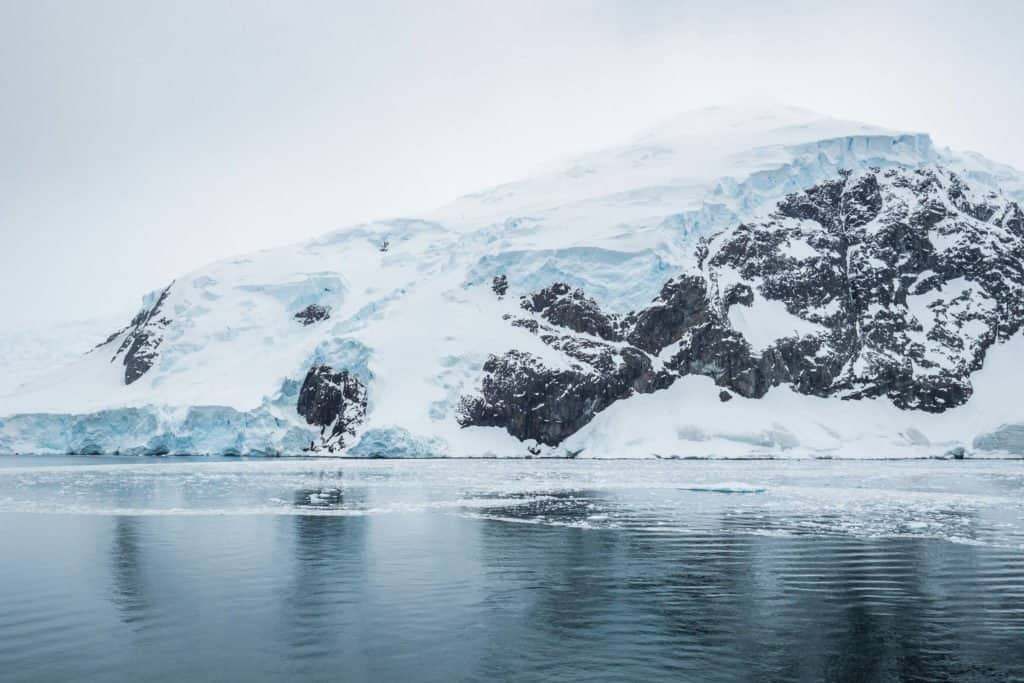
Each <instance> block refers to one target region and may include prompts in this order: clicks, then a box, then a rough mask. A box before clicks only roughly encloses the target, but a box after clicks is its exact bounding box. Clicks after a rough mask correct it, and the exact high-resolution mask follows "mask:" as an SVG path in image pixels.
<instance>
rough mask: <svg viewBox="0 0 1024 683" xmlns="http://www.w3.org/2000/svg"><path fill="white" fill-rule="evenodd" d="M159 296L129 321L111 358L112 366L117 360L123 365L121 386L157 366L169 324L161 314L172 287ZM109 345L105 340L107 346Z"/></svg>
mask: <svg viewBox="0 0 1024 683" xmlns="http://www.w3.org/2000/svg"><path fill="white" fill-rule="evenodd" d="M173 284H174V283H171V285H168V287H167V289H165V290H163V291H162V292H161V293H160V296H159V297H157V300H156V302H155V303H154V304H153V305H152V306H151V307H149V308H148V309H144V310H142V311H140V312H139V314H138V315H136V316H135V318H133V319H132V322H131V324H129V326H128V333H127V334H126V335H125V337H124V340H123V341H122V342H121V345H120V346H119V347H118V349H117V352H116V353H115V354H114V357H113V358H111V359H110V362H111V363H113V362H114V361H116V360H117V359H118V358H120V359H121V362H122V363H123V364H124V383H125V384H131V383H132V382H135V381H136V380H137V379H139V378H140V377H142V376H143V375H144V374H146V372H148V371H149V369H150V368H151V367H153V364H154V363H155V362H156V359H157V355H158V349H159V347H160V343H161V342H162V341H163V339H164V333H165V331H166V329H167V327H168V326H169V325H170V324H171V319H170V318H169V317H168V316H166V315H164V314H163V312H162V310H163V307H164V304H165V303H166V301H167V297H168V296H169V295H170V292H171V286H173ZM110 341H112V340H111V339H108V340H107V342H104V343H105V344H106V343H109V342H110Z"/></svg>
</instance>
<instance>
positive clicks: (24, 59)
mask: <svg viewBox="0 0 1024 683" xmlns="http://www.w3.org/2000/svg"><path fill="white" fill-rule="evenodd" d="M1021 13H1022V8H1021V5H1020V4H1019V3H1016V2H990V3H985V4H984V5H981V6H979V5H978V4H977V3H968V2H955V3H941V4H938V5H937V4H936V3H931V2H908V3H899V4H898V5H897V6H893V5H892V4H891V3H882V2H866V3H856V4H855V5H854V4H851V3H846V4H843V5H835V4H828V5H827V6H826V4H825V3H807V2H776V3H771V4H770V5H765V4H764V3H756V2H740V1H733V2H714V3H705V2H688V3H675V2H658V1H641V2H636V1H633V0H630V1H628V2H627V1H624V0H623V1H615V0H609V1H603V2H602V1H598V2H561V3H537V4H530V3H521V2H514V3H512V2H510V3H497V2H489V3H475V2H447V3H441V4H436V3H434V4H430V5H429V6H428V5H424V4H423V3H387V2H385V3H370V4H367V3H344V2H343V3H338V2H312V3H303V4H302V5H301V6H299V7H296V6H295V5H294V4H293V3H284V2H269V3H249V4H245V5H239V4H237V3H230V2H217V1H214V2H180V3H173V5H167V4H151V3H136V2H126V1H119V0H108V1H106V2H98V3H61V2H38V3H23V2H22V3H19V2H9V3H2V4H0V90H2V95H3V101H4V107H3V108H2V109H0V149H3V150H4V154H3V158H2V159H0V207H2V210H0V238H2V240H3V248H2V249H0V320H2V321H3V328H2V329H3V331H7V332H10V331H11V330H14V329H20V328H25V327H36V326H38V325H40V324H52V323H56V322H58V321H67V320H80V319H83V318H93V317H96V316H107V315H112V314H122V313H123V312H124V311H126V310H130V309H134V308H135V307H136V306H137V302H138V297H139V293H140V292H144V291H149V290H152V289H155V288H157V287H160V286H161V285H162V284H163V283H166V282H167V281H169V280H170V279H172V278H173V277H175V276H177V275H178V274H180V273H182V272H186V271H188V270H191V269H193V268H196V267H198V266H200V265H202V264H203V263H207V262H209V261H211V260H214V259H217V258H223V257H227V256H229V255H231V254H235V253H239V252H244V251H249V250H253V249H259V248H263V247H268V246H273V245H279V244H285V243H289V242H293V241H295V240H298V239H302V238H306V237H310V236H313V235H316V234H319V233H321V232H324V231H326V230H329V229H332V228H336V227H339V226H342V225H347V224H350V223H353V222H358V221H360V220H367V219H373V218H382V217H387V216H396V215H422V214H423V213H424V212H425V211H427V210H429V209H431V208H432V207H435V206H439V205H442V204H444V203H445V202H447V201H449V200H450V199H451V198H453V197H456V196H459V195H462V194H464V193H465V192H467V191H473V190H475V189H478V188H481V187H488V186H493V185H496V184H499V183H501V182H504V181H509V180H513V179H515V178H520V177H526V176H532V175H534V173H533V172H532V169H535V168H536V167H537V166H538V165H540V164H542V163H544V162H545V160H547V159H551V158H561V157H565V156H568V155H572V154H573V153H577V152H579V151H581V150H584V149H588V148H590V149H600V148H604V147H606V146H608V145H610V144H614V143H622V142H625V141H628V140H630V139H631V137H632V136H633V135H634V133H635V132H636V131H638V130H643V129H644V128H646V127H648V126H650V125H651V124H653V123H654V122H657V121H659V120H663V119H666V118H669V117H671V116H672V115H673V114H674V113H676V112H679V111H686V110H691V109H694V108H700V107H703V106H707V105H710V104H715V103H721V102H730V101H734V100H736V99H742V98H746V97H748V96H753V97H755V98H775V99H777V100H781V101H786V102H793V103H796V104H798V105H801V106H806V107H809V108H811V109H816V110H819V111H824V112H828V113H830V114H833V115H836V116H840V117H844V118H849V119H853V120H864V121H870V122H874V123H878V124H881V125H885V126H890V127H893V128H899V129H908V128H909V129H913V130H925V131H928V132H929V133H931V134H932V135H933V136H934V139H935V141H936V142H937V143H938V144H939V145H946V144H949V145H952V146H954V147H956V148H958V149H977V150H979V151H981V152H983V153H984V154H985V155H986V156H987V157H988V158H991V159H995V160H999V161H1003V162H1007V163H1010V164H1016V165H1018V166H1021V165H1024V142H1022V137H1021V136H1020V135H1019V134H1018V128H1019V124H1018V122H1019V121H1020V120H1021V119H1022V118H1024V91H1022V89H1020V88H1018V87H1015V83H1016V79H1017V75H1018V74H1019V73H1020V71H1021V68H1022V67H1024V64H1022V58H1024V57H1022V54H1024V49H1022V46H1021V42H1020V41H1019V40H1018V39H1017V37H1016V36H1015V34H1014V33H1013V32H1012V31H1008V30H1006V27H1009V26H1017V25H1020V24H1021V20H1022V16H1021Z"/></svg>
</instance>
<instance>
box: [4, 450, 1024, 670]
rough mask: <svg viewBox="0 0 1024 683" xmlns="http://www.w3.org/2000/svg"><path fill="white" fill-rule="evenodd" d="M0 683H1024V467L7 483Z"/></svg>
mask: <svg viewBox="0 0 1024 683" xmlns="http://www.w3.org/2000/svg"><path fill="white" fill-rule="evenodd" d="M0 527H2V530H3V532H2V534H0V558H3V562H2V563H0V604H2V605H3V609H0V680H4V681H7V680H11V681H49V680H53V681H57V680H62V681H63V680H89V681H123V680H136V681H181V680H224V681H235V680H249V681H262V680H268V681H269V680H324V681H327V680H346V681H362V680H366V681H389V680H403V681H476V680H517V681H547V680H586V681H594V680H597V681H602V680H607V681H621V680H683V681H687V680H692V681H764V680H773V681H774V680H799V681H805V680H806V681H819V680H829V681H886V680H893V681H896V680H907V681H936V680H956V681H974V680H976V681H991V680H1007V681H1009V680H1024V648H1022V647H1021V643H1022V639H1024V463H1022V462H1019V461H991V462H970V461H964V462H932V461H929V462H878V461H872V462H847V461H843V462H839V461H832V462H773V461H747V462H688V461H672V462H666V461H642V462H632V461H606V462H591V461H569V462H565V461H538V460H534V461H416V462H412V461H350V460H239V459H234V460H231V459H225V460H206V459H202V460H200V459H158V458H153V459H149V458H146V459H129V458H48V457H13V456H5V457H2V458H0Z"/></svg>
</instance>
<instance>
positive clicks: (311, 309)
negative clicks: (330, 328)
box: [293, 304, 331, 326]
mask: <svg viewBox="0 0 1024 683" xmlns="http://www.w3.org/2000/svg"><path fill="white" fill-rule="evenodd" d="M293 317H294V318H295V319H296V320H298V321H299V322H300V323H302V324H303V326H307V325H312V324H313V323H318V322H320V321H321V320H327V319H328V318H330V317H331V307H330V306H321V305H320V304H310V305H308V306H306V307H305V308H303V309H302V310H301V311H299V312H298V313H296V314H295V315H294V316H293Z"/></svg>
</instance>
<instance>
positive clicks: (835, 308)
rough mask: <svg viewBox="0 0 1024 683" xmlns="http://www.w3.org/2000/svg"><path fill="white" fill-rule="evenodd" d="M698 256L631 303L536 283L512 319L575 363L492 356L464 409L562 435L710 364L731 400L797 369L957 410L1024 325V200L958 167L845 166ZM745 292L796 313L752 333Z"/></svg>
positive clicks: (469, 415) (809, 382)
mask: <svg viewBox="0 0 1024 683" xmlns="http://www.w3.org/2000/svg"><path fill="white" fill-rule="evenodd" d="M696 255H697V260H698V263H699V266H700V269H701V270H700V272H699V273H690V274H686V275H682V276H679V277H676V278H674V279H672V280H669V281H668V282H667V283H666V284H665V286H664V287H663V288H662V290H661V293H660V294H659V295H658V297H657V298H656V299H655V300H654V301H653V302H652V303H651V304H650V305H649V306H647V307H645V308H644V309H642V310H640V311H638V312H635V313H630V314H629V315H627V316H624V317H622V318H619V317H617V316H614V315H609V314H606V313H604V312H602V311H601V309H600V307H599V306H598V305H597V303H596V302H595V301H594V300H593V299H591V298H589V297H587V296H586V295H585V294H584V292H582V291H581V290H578V289H577V290H572V289H571V288H570V287H569V286H568V285H566V284H562V283H556V284H553V285H551V286H550V287H547V288H545V289H543V290H541V291H539V292H537V293H535V294H533V295H531V296H527V297H523V301H522V307H523V308H524V309H525V310H526V311H529V312H531V313H533V314H535V315H536V316H538V317H539V318H540V319H541V320H542V321H543V324H542V323H540V322H538V321H537V320H536V319H517V320H514V321H513V323H512V324H513V325H519V326H523V327H526V328H527V329H530V330H531V331H533V332H534V333H537V334H539V335H540V338H541V341H543V342H544V343H545V344H547V345H548V346H550V347H551V348H553V349H555V350H557V351H559V352H561V353H562V354H564V357H565V358H566V360H567V362H568V363H569V369H564V368H563V369H553V368H549V367H547V366H546V365H545V364H544V363H543V362H542V361H541V360H540V359H539V358H537V357H535V356H531V355H530V354H525V353H523V352H520V351H510V352H508V353H506V354H505V355H503V356H492V357H491V358H490V359H489V360H488V361H487V363H485V365H484V368H483V369H484V378H483V384H482V391H481V393H480V394H479V395H477V396H473V397H466V398H464V399H463V404H462V406H463V410H462V413H461V417H460V421H461V423H462V424H463V425H488V426H500V427H504V428H506V429H507V430H508V431H509V432H510V433H511V434H513V435H515V436H517V437H519V438H521V439H536V440H537V441H539V442H541V443H544V444H549V445H555V444H558V443H560V442H561V441H562V440H563V439H565V438H566V437H567V436H569V435H571V434H572V433H574V432H575V431H576V430H578V429H579V428H580V427H582V426H583V425H585V424H586V423H587V422H589V421H590V420H591V419H592V418H593V416H594V415H595V414H597V413H598V412H600V411H601V410H603V409H604V408H606V407H607V406H608V405H610V404H611V403H612V402H614V401H617V400H621V399H623V398H627V397H628V396H630V395H631V394H633V393H635V392H648V391H655V390H657V389H661V388H665V387H667V386H669V385H670V384H671V383H672V382H673V381H674V380H675V379H676V378H678V377H681V376H685V375H689V374H700V375H706V376H709V377H711V378H712V379H713V380H714V381H715V383H716V384H718V385H719V386H721V387H723V391H722V392H721V393H720V394H719V398H720V399H721V400H722V401H726V400H729V399H730V398H731V396H732V394H733V393H735V394H739V395H741V396H744V397H748V398H759V397H761V396H763V395H764V394H765V393H767V392H768V391H769V390H771V389H772V388H773V387H776V386H779V385H782V384H786V385H789V386H790V387H792V389H793V390H795V391H797V392H800V393H803V394H811V395H815V396H822V397H825V396H835V397H838V398H843V399H861V398H876V397H886V398H888V399H889V400H891V401H892V402H893V403H894V404H895V405H896V406H898V407H900V408H904V409H915V410H924V411H930V412H942V411H944V410H946V409H948V408H951V407H954V406H957V405H960V404H962V403H964V402H965V401H967V400H968V399H969V398H970V396H971V393H972V391H973V389H972V386H971V381H970V374H971V373H972V372H974V371H976V370H978V369H980V368H981V366H982V363H983V360H984V356H985V352H986V350H987V349H988V347H989V346H991V344H993V343H995V342H996V341H998V340H1003V339H1007V338H1009V337H1010V336H1011V335H1013V334H1015V333H1017V332H1018V331H1019V330H1020V329H1021V326H1022V323H1024V258H1022V256H1024V212H1022V211H1021V209H1020V207H1019V206H1018V205H1017V204H1016V203H1014V202H1011V201H1008V200H1006V199H1005V198H1003V197H1002V196H1000V195H997V194H994V193H988V194H986V195H984V196H979V195H977V194H975V193H973V192H972V191H971V190H970V188H968V187H967V186H966V185H965V184H964V183H963V181H962V180H961V179H959V178H958V177H957V176H955V175H954V174H951V173H949V172H947V171H944V170H942V169H918V170H906V169H889V170H885V171H882V170H880V169H871V170H870V171H868V172H862V173H858V174H852V173H848V172H843V173H841V174H840V176H839V177H838V178H837V179H835V180H830V181H826V182H823V183H821V184H819V185H817V186H815V187H812V188H809V189H808V190H806V191H804V192H799V193H795V194H792V195H790V196H788V197H786V198H785V199H784V200H782V201H781V202H779V204H778V206H777V209H776V211H775V212H774V213H773V214H771V215H770V216H769V217H768V218H767V219H765V220H763V221H760V222H753V223H746V224H740V225H737V226H736V227H734V228H732V229H730V230H727V231H725V232H724V233H722V234H720V235H718V236H716V237H715V238H713V239H706V240H703V241H702V242H701V243H700V244H699V245H698V247H697V254H696ZM769 302H770V303H769ZM780 304H781V308H782V309H784V311H783V312H779V305H780ZM769 305H770V306H771V307H772V308H767V309H766V308H765V307H766V306H769ZM733 306H740V307H747V308H751V309H756V308H758V307H760V310H761V313H760V314H759V315H760V317H758V316H754V319H756V320H759V321H762V322H761V323H759V324H764V321H765V320H766V317H765V316H767V318H768V319H770V318H778V317H779V316H790V317H791V319H792V320H791V321H788V320H787V321H786V322H785V323H781V322H780V323H779V324H773V329H778V330H779V332H778V334H781V335H782V336H780V337H779V338H777V339H775V341H774V342H772V343H771V344H770V345H769V346H768V347H767V348H754V347H753V346H751V344H750V342H749V340H748V339H746V338H745V337H744V335H743V333H742V332H741V331H740V330H737V329H735V328H734V327H733V326H732V324H731V322H730V317H729V311H730V309H731V308H732V307H733ZM789 329H792V330H793V331H792V332H789V331H788V330H789ZM798 329H799V330H802V331H798ZM673 345H676V346H675V347H673ZM670 347H673V348H672V350H671V356H669V357H667V358H666V357H665V356H666V354H665V353H663V351H665V350H666V349H669V348H670ZM655 356H657V357H658V358H657V359H656V358H655ZM655 368H660V369H655ZM993 440H994V441H995V440H997V439H993Z"/></svg>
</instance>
